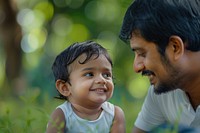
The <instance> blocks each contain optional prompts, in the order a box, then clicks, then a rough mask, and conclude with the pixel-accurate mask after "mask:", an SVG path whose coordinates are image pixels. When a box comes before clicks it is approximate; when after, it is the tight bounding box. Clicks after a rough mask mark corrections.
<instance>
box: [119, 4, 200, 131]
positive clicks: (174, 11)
mask: <svg viewBox="0 0 200 133" xmlns="http://www.w3.org/2000/svg"><path fill="white" fill-rule="evenodd" d="M120 38H121V39H122V40H124V41H126V42H129V43H130V47H131V49H132V50H133V52H134V53H135V59H134V65H133V67H134V70H135V72H137V73H141V74H142V75H145V76H148V78H149V81H150V83H151V86H150V88H149V91H148V94H147V96H146V99H145V101H144V104H143V107H142V110H141V112H140V113H139V115H138V118H137V119H136V121H135V126H134V128H133V132H134V133H143V132H146V131H150V130H152V129H153V128H154V127H157V126H158V125H160V124H162V123H165V122H170V123H178V124H181V125H182V124H183V125H187V126H190V127H200V106H199V105H200V0H135V1H134V2H133V3H132V4H131V5H130V7H129V8H128V9H127V11H126V14H125V17H124V21H123V25H122V27H121V32H120ZM179 88H180V89H179Z"/></svg>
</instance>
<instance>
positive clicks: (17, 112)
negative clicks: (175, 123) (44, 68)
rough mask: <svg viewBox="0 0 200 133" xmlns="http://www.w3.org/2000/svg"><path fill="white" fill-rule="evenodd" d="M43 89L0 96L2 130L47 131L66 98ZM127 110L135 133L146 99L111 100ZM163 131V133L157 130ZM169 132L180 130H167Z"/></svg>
mask: <svg viewBox="0 0 200 133" xmlns="http://www.w3.org/2000/svg"><path fill="white" fill-rule="evenodd" d="M41 95H42V94H41V93H40V91H39V90H31V91H29V92H27V93H26V95H22V96H19V97H11V96H10V97H6V98H3V99H2V98H1V99H0V133H36V132H37V133H45V130H46V126H47V122H48V121H49V119H50V115H51V113H52V111H53V110H54V109H55V108H56V107H57V106H58V105H60V104H61V103H63V101H60V100H57V99H54V98H53V97H50V96H49V95H47V94H43V95H42V98H41ZM39 99H40V100H39ZM110 102H112V103H113V104H115V105H118V106H120V107H121V108H122V109H123V110H124V113H125V119H126V132H127V133H131V130H132V127H133V124H134V121H135V119H136V117H137V114H138V112H139V111H140V108H141V105H142V102H143V100H131V99H127V97H126V96H125V95H124V96H119V97H118V98H117V99H116V97H114V98H113V99H111V100H110ZM157 133H159V132H157ZM165 133H176V132H174V131H173V132H171V131H170V130H167V129H166V132H165Z"/></svg>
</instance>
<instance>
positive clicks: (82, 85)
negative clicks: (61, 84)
mask: <svg viewBox="0 0 200 133" xmlns="http://www.w3.org/2000/svg"><path fill="white" fill-rule="evenodd" d="M85 58H86V55H85V54H82V55H81V56H79V57H78V58H77V59H76V60H75V61H74V62H73V63H72V64H71V65H70V69H71V73H70V83H71V86H70V87H69V90H70V95H69V96H68V99H69V101H70V102H72V103H76V104H79V105H81V106H85V107H92V106H96V105H99V106H100V105H101V104H102V103H103V102H105V101H106V100H108V99H109V98H110V97H111V96H112V94H113V89H114V85H113V79H112V66H111V64H110V62H109V61H108V60H107V59H106V57H105V56H104V55H100V56H99V57H98V58H96V56H92V57H91V59H89V60H88V61H87V62H86V63H85V64H80V63H79V62H83V61H84V60H85Z"/></svg>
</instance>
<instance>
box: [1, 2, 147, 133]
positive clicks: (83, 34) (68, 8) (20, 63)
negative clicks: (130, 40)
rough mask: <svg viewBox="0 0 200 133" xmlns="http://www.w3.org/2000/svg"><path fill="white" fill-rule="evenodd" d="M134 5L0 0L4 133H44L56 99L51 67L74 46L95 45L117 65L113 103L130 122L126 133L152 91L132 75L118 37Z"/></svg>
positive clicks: (126, 49) (126, 47) (129, 58)
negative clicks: (63, 52) (127, 10)
mask: <svg viewBox="0 0 200 133" xmlns="http://www.w3.org/2000/svg"><path fill="white" fill-rule="evenodd" d="M131 3H132V0H0V133H16V132H18V133H36V132H37V133H42V132H43V133H44V132H45V128H46V124H47V121H48V120H49V116H50V114H51V112H52V111H53V110H54V109H55V108H56V107H57V106H58V105H59V104H61V103H62V102H63V101H60V100H57V99H55V98H54V96H56V95H57V92H56V89H55V85H54V79H53V75H52V72H51V65H52V62H53V61H54V59H55V56H56V55H57V54H58V53H60V52H61V51H62V50H63V49H65V48H66V47H67V46H69V45H70V44H72V43H74V42H81V41H85V40H94V41H96V42H98V43H100V44H101V45H103V46H104V47H105V48H107V49H108V51H109V53H110V55H111V57H112V59H113V62H114V68H113V72H114V76H115V80H114V82H115V91H114V94H113V97H112V98H111V99H110V101H111V102H112V103H114V104H116V105H118V106H120V107H121V108H122V109H123V110H124V112H125V117H126V129H127V133H130V132H131V129H132V126H133V123H134V121H135V118H136V116H137V114H138V112H139V110H140V109H141V105H142V102H143V100H144V97H145V95H146V93H147V89H148V86H149V83H148V80H147V79H146V78H144V77H142V76H141V75H140V74H136V73H134V71H133V68H132V66H133V65H132V63H133V59H134V54H133V53H132V52H131V49H130V48H129V45H128V44H125V43H124V42H122V41H121V40H120V39H119V38H118V35H119V31H120V27H121V24H122V20H123V16H124V14H125V11H126V9H127V8H128V6H129V5H130V4H131Z"/></svg>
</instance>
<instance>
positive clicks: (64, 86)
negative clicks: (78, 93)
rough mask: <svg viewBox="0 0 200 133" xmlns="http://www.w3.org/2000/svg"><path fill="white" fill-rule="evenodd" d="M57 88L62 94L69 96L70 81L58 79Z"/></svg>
mask: <svg viewBox="0 0 200 133" xmlns="http://www.w3.org/2000/svg"><path fill="white" fill-rule="evenodd" d="M56 88H57V90H58V91H59V92H60V94H62V95H63V96H66V97H68V96H69V95H70V90H69V83H67V82H65V81H63V80H61V79H58V80H57V81H56Z"/></svg>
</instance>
